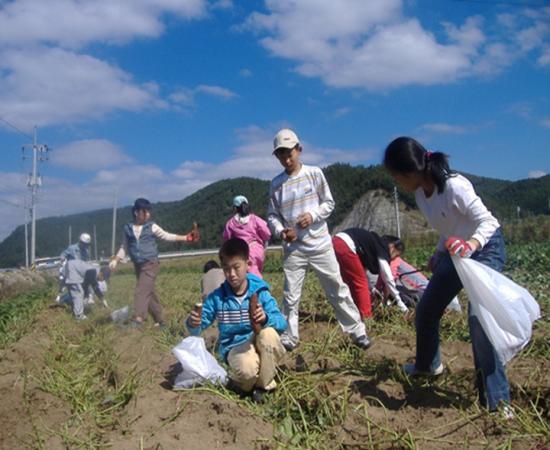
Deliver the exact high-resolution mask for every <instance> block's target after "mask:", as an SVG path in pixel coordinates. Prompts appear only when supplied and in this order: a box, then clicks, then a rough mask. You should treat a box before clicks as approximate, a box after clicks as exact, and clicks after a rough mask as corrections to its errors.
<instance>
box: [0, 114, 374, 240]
mask: <svg viewBox="0 0 550 450" xmlns="http://www.w3.org/2000/svg"><path fill="white" fill-rule="evenodd" d="M281 126H288V124H279V126H278V127H275V126H273V127H270V128H268V129H264V128H261V127H258V126H255V125H251V126H249V127H244V128H241V129H239V130H237V131H236V133H237V137H238V139H239V142H240V143H239V145H237V146H236V147H235V148H234V149H233V152H232V153H231V154H230V155H229V156H228V158H227V159H226V160H224V161H220V162H217V163H213V162H204V161H200V160H193V161H183V162H182V163H181V164H180V165H179V166H178V167H177V168H176V169H174V170H173V171H172V172H170V173H168V172H165V171H164V170H162V169H161V168H159V167H158V166H155V165H143V164H139V163H138V162H134V163H131V162H130V163H128V161H126V158H127V156H126V155H124V153H122V152H121V151H120V150H119V149H118V147H116V146H114V145H113V144H111V143H109V142H107V141H100V140H97V141H81V142H79V143H73V144H72V147H73V149H76V151H77V152H84V153H85V149H86V148H87V146H90V147H91V146H93V145H94V144H93V142H95V143H96V145H98V144H97V143H101V145H103V150H102V151H101V152H103V153H105V154H106V155H107V156H106V159H108V158H111V160H110V162H109V163H112V164H118V163H121V162H124V163H125V164H124V165H123V166H121V167H118V168H114V169H113V168H111V169H108V168H105V169H101V170H99V171H98V172H97V173H95V174H94V175H93V176H92V178H91V179H90V180H88V181H85V182H83V183H81V184H78V183H74V182H70V181H67V180H65V179H61V178H52V177H45V178H44V180H43V185H42V187H41V188H40V190H39V199H40V202H39V205H38V209H37V215H38V217H48V216H52V215H62V214H72V213H77V212H83V211H90V210H94V209H98V208H108V207H110V206H111V205H112V203H113V198H114V193H115V190H118V198H119V201H118V204H119V205H129V204H131V203H132V202H133V201H134V199H135V198H137V197H139V196H143V197H146V198H149V199H150V200H151V201H155V202H156V201H169V200H180V199H183V198H185V197H186V196H188V195H190V194H192V193H193V192H195V191H196V190H198V189H200V188H202V187H204V186H206V185H208V184H210V183H213V182H215V181H218V180H221V179H225V178H236V177H241V176H248V177H254V178H260V179H271V178H272V177H274V176H275V175H276V174H278V173H280V172H281V171H282V167H281V166H280V164H279V162H278V161H277V159H276V158H275V157H274V156H273V155H272V148H273V136H274V135H275V133H276V131H277V130H278V129H279V128H280V127H281ZM301 141H302V146H303V148H304V151H303V153H302V160H303V161H304V163H306V164H315V165H318V166H321V167H324V166H327V165H329V164H332V163H335V162H343V161H345V162H349V163H365V162H368V161H369V160H372V158H373V157H375V156H376V154H377V152H376V151H374V150H372V149H352V150H349V149H342V148H336V147H324V146H319V145H317V144H315V143H310V142H309V141H308V140H307V139H304V138H302V137H301ZM70 149H71V146H67V147H66V148H65V149H64V153H65V154H72V152H71V151H70ZM117 157H118V160H117ZM113 160H116V161H118V162H116V161H113ZM104 163H105V165H107V161H104ZM26 192H27V190H26V188H25V178H24V177H22V175H21V174H15V173H0V216H1V217H2V218H3V221H2V224H1V225H0V239H2V238H4V237H5V236H7V234H9V232H10V231H11V230H13V228H15V227H16V226H17V225H19V224H21V223H22V221H23V219H22V217H23V211H22V210H21V211H19V209H22V208H18V207H16V206H13V205H11V204H10V203H19V202H21V199H22V198H23V195H24V194H25V193H26ZM4 219H5V220H4Z"/></svg>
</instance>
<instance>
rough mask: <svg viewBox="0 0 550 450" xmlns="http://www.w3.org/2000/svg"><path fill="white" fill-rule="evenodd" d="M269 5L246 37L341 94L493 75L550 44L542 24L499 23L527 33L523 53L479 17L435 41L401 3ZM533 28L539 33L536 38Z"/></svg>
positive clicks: (447, 26)
mask: <svg viewBox="0 0 550 450" xmlns="http://www.w3.org/2000/svg"><path fill="white" fill-rule="evenodd" d="M265 3H266V10H267V12H266V13H259V12H255V13H253V14H251V15H250V16H249V17H248V18H247V20H246V22H245V23H244V25H243V26H242V27H241V29H245V30H246V29H249V30H253V31H256V32H257V33H258V34H259V35H260V43H261V44H262V45H263V46H264V47H265V48H266V49H267V50H269V51H270V52H271V53H272V54H274V55H275V56H278V57H281V58H286V59H289V60H291V61H294V62H295V63H296V66H295V70H296V71H297V72H298V73H300V74H301V75H304V76H306V77H318V78H321V79H322V80H323V81H324V82H325V83H326V84H327V85H329V86H332V87H337V88H365V89H369V90H377V89H382V90H386V89H393V88H397V87H400V86H407V85H411V84H418V85H433V84H447V83H452V82H454V81H456V80H459V79H462V78H465V77H471V76H479V75H484V76H486V75H493V74H496V73H498V72H500V71H501V70H503V69H504V68H506V67H507V66H509V65H510V64H512V63H513V62H514V61H515V60H516V59H517V58H519V57H520V56H522V55H523V54H525V53H526V52H528V51H533V50H535V49H537V50H541V48H542V46H543V43H544V42H545V39H546V38H547V32H546V31H545V26H544V25H541V23H543V20H542V19H535V18H534V17H531V16H530V17H527V16H522V17H521V20H515V19H516V18H515V16H512V15H508V16H505V15H500V16H499V17H498V19H499V23H500V24H501V25H504V27H506V26H507V27H513V26H516V23H520V24H521V26H519V25H518V26H519V29H518V30H515V31H516V32H518V31H524V34H525V36H524V38H523V41H524V45H523V46H521V45H520V44H519V43H518V40H517V39H516V38H515V37H514V36H517V33H516V34H514V35H511V34H510V33H509V29H506V30H505V31H499V29H496V28H495V27H489V26H488V25H486V26H485V21H484V20H483V19H482V18H481V17H479V16H473V17H469V18H467V19H466V20H465V22H464V23H463V24H461V25H456V24H452V23H448V22H445V23H442V24H441V29H442V31H443V33H442V36H441V37H436V34H435V32H436V31H437V30H434V32H432V31H430V30H427V29H426V28H424V27H423V25H422V24H421V23H420V21H419V20H418V19H417V18H415V17H406V16H405V12H404V8H403V2H402V1H400V0H386V1H384V0H380V1H368V2H366V1H363V0H345V1H344V0H342V1H340V2H333V1H329V0H324V1H321V0H315V1H314V0H303V1H297V0H267V1H266V2H265ZM549 10H550V8H549ZM546 25H547V24H546ZM484 26H485V28H487V31H485V30H484V28H483V27H484ZM530 26H532V27H534V30H531V31H529V30H528V28H529V27H530ZM501 28H502V27H501ZM514 39H516V40H514ZM527 41H529V42H530V44H529V45H526V44H525V43H526V42H527ZM549 55H550V52H549ZM541 58H542V59H543V62H545V61H546V58H545V57H543V56H541ZM549 58H550V56H549ZM541 64H542V62H541Z"/></svg>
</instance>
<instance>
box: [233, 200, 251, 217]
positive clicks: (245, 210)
mask: <svg viewBox="0 0 550 450" xmlns="http://www.w3.org/2000/svg"><path fill="white" fill-rule="evenodd" d="M235 210H236V211H237V212H238V213H239V215H240V216H241V217H245V216H248V215H249V214H250V206H249V205H248V203H246V202H242V203H241V204H240V205H239V206H235Z"/></svg>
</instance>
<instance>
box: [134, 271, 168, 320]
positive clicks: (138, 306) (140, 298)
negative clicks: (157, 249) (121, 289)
mask: <svg viewBox="0 0 550 450" xmlns="http://www.w3.org/2000/svg"><path fill="white" fill-rule="evenodd" d="M134 268H135V270H136V278H137V283H136V290H135V292H134V313H135V315H136V316H139V317H141V318H142V319H144V320H145V319H146V318H147V313H148V312H150V313H151V315H152V316H153V319H154V320H155V322H157V323H161V322H162V321H163V317H162V305H161V304H160V302H159V299H158V297H157V294H156V293H155V281H156V279H157V275H158V273H159V269H160V265H159V262H158V261H148V262H146V263H144V264H141V265H137V264H136V265H135V266H134Z"/></svg>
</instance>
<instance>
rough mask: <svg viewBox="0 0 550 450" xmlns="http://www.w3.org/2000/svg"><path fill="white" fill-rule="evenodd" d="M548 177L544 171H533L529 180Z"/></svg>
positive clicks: (529, 175)
mask: <svg viewBox="0 0 550 450" xmlns="http://www.w3.org/2000/svg"><path fill="white" fill-rule="evenodd" d="M545 175H546V172H544V171H543V170H532V171H531V172H529V174H528V177H529V178H540V177H543V176H545Z"/></svg>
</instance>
